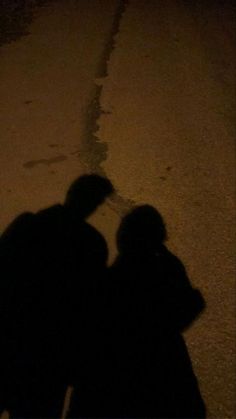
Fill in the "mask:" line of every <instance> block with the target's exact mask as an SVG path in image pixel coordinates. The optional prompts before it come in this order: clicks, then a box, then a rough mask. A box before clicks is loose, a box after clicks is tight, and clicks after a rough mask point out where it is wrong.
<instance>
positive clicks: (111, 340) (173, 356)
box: [95, 205, 205, 418]
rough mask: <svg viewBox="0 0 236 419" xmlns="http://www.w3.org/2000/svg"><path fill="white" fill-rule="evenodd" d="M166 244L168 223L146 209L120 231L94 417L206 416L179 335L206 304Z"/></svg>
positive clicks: (134, 213) (138, 210) (131, 217)
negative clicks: (98, 405) (101, 392)
mask: <svg viewBox="0 0 236 419" xmlns="http://www.w3.org/2000/svg"><path fill="white" fill-rule="evenodd" d="M165 240H166V229H165V225H164V222H163V219H162V217H161V215H160V214H159V213H158V211H157V210H156V209H154V208H153V207H151V206H148V205H144V206H140V207H137V208H135V209H134V210H133V211H132V212H131V213H130V214H128V215H127V216H126V217H125V218H124V219H123V221H122V223H121V226H120V228H119V231H118V235H117V243H118V249H119V255H118V257H117V259H116V261H115V262H114V264H113V266H112V267H111V268H110V270H109V275H108V280H107V281H108V284H107V288H106V294H107V298H106V304H105V305H104V307H105V309H104V313H105V314H104V322H103V324H104V329H103V331H104V342H106V345H104V362H103V363H101V365H103V374H102V373H101V382H103V383H104V384H103V389H104V395H105V396H104V399H103V400H104V403H103V406H102V405H101V411H100V412H97V413H98V414H97V415H95V416H99V415H100V416H101V417H102V416H103V417H132V418H134V417H153V418H154V417H155V418H204V417H205V405H204V402H203V399H202V397H201V394H200V390H199V386H198V382H197V378H196V376H195V374H194V371H193V368H192V364H191V360H190V357H189V354H188V351H187V347H186V344H185V342H184V338H183V336H182V332H183V331H184V330H185V329H186V328H187V327H189V326H190V325H191V323H192V322H193V321H194V320H195V319H196V317H197V316H198V315H199V314H200V313H201V311H202V310H203V308H204V306H205V304H204V300H203V297H202V295H201V293H200V291H199V290H197V289H194V288H192V286H191V284H190V281H189V279H188V277H187V274H186V271H185V269H184V266H183V264H182V263H181V262H180V260H179V259H178V258H177V257H176V256H174V255H173V254H172V253H171V252H170V251H169V250H168V249H167V248H166V247H165V245H164V241H165Z"/></svg>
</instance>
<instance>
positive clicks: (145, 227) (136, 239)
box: [117, 205, 167, 253]
mask: <svg viewBox="0 0 236 419" xmlns="http://www.w3.org/2000/svg"><path fill="white" fill-rule="evenodd" d="M166 238H167V233H166V227H165V224H164V221H163V218H162V216H161V214H160V213H159V212H158V211H157V210H156V209H155V208H154V207H152V206H151V205H141V206H138V207H136V208H134V209H133V210H132V211H131V212H130V213H129V214H128V215H126V216H125V217H124V218H123V220H122V222H121V225H120V228H119V230H118V234H117V246H118V249H119V252H120V253H155V252H156V251H157V250H158V249H159V248H160V246H161V245H162V244H163V243H164V241H165V240H166Z"/></svg>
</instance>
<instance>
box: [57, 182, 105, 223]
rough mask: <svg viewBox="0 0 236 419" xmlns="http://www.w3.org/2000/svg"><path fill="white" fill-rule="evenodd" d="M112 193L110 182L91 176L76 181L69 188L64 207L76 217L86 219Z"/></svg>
mask: <svg viewBox="0 0 236 419" xmlns="http://www.w3.org/2000/svg"><path fill="white" fill-rule="evenodd" d="M112 192H113V186H112V184H111V182H110V181H109V180H108V179H107V178H105V177H102V176H99V175H96V174H91V175H83V176H81V177H79V178H78V179H76V180H75V181H74V182H73V183H72V185H71V186H70V188H69V190H68V192H67V194H66V199H65V206H66V207H67V208H68V209H69V210H70V212H72V213H74V214H75V215H76V216H79V217H81V218H86V217H88V216H89V215H90V214H92V213H93V211H95V210H96V208H97V207H98V206H99V205H100V204H102V203H103V202H104V201H105V199H106V198H107V197H108V196H109V195H110V194H111V193H112Z"/></svg>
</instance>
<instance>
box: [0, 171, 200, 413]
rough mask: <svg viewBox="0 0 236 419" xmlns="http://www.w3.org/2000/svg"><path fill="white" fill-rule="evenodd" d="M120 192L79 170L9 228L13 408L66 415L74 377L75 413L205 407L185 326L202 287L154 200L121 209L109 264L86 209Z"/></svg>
mask: <svg viewBox="0 0 236 419" xmlns="http://www.w3.org/2000/svg"><path fill="white" fill-rule="evenodd" d="M112 192H113V187H112V185H111V183H110V181H109V180H108V179H105V178H103V177H101V176H98V175H85V176H82V177H80V178H79V179H77V180H76V181H75V182H74V183H73V184H72V186H71V187H70V189H69V191H68V193H67V196H66V200H65V203H64V205H60V204H58V205H54V206H52V207H50V208H48V209H45V210H42V211H39V212H38V213H36V214H32V213H24V214H22V215H20V216H19V217H18V218H17V219H16V220H15V221H13V223H12V224H11V225H10V226H9V227H8V228H7V229H6V231H5V232H4V233H3V235H2V237H1V241H0V250H1V272H2V275H1V276H2V278H1V289H2V292H1V300H2V304H1V305H2V313H3V315H2V321H1V323H2V330H3V358H2V359H3V360H4V362H3V364H4V365H3V368H2V369H3V378H4V380H3V381H2V383H3V385H2V395H3V400H2V404H3V407H4V408H6V407H7V408H8V409H9V410H10V412H12V415H13V417H49V416H50V417H59V415H60V411H61V408H62V405H61V404H62V400H63V396H64V393H65V389H66V387H67V385H68V384H72V385H73V386H74V387H75V396H74V399H73V402H72V405H71V414H70V416H72V417H118V416H119V417H143V416H145V417H186V418H187V417H188V418H192V417H204V416H205V407H204V402H203V400H202V398H201V395H200V391H199V388H198V384H197V379H196V377H195V374H194V372H193V370H192V366H191V361H190V358H189V355H188V352H187V348H186V345H185V343H184V339H183V337H182V334H181V333H182V331H183V330H184V329H185V328H186V327H188V326H189V325H190V324H191V322H192V321H193V320H194V319H195V318H196V317H197V315H198V314H199V313H200V312H201V311H202V309H203V307H204V301H203V298H202V296H201V294H200V292H199V291H198V290H194V289H193V288H192V287H191V284H190V282H189V280H188V278H187V275H186V272H185V269H184V267H183V265H182V264H181V262H180V261H179V260H178V259H177V258H176V257H175V256H174V255H172V254H171V253H170V252H169V251H168V250H167V248H166V247H165V246H164V241H165V239H166V229H165V225H164V222H163V220H162V217H161V216H160V214H159V213H158V211H156V210H155V209H154V208H153V207H150V206H148V205H146V206H141V207H137V208H135V209H134V210H132V211H131V213H130V214H128V215H127V216H126V217H125V218H124V219H123V221H122V223H121V226H120V228H119V231H118V236H117V237H118V239H117V240H118V250H119V255H118V257H117V259H116V261H115V262H114V264H113V266H112V267H111V268H107V257H108V249H107V245H106V242H105V239H104V238H103V236H102V235H101V234H100V233H99V232H98V231H97V230H96V229H95V228H94V227H92V226H91V225H89V224H88V223H87V222H86V218H87V217H88V216H89V215H90V214H91V213H92V212H93V211H95V209H96V208H97V207H98V206H99V205H100V204H101V203H102V202H103V201H104V200H105V198H106V197H108V196H109V195H110V194H111V193H112ZM13 377H14V379H13ZM77 394H78V395H77Z"/></svg>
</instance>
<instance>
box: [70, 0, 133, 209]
mask: <svg viewBox="0 0 236 419" xmlns="http://www.w3.org/2000/svg"><path fill="white" fill-rule="evenodd" d="M127 4H128V0H121V1H120V2H119V4H118V7H117V10H116V12H115V14H114V19H113V24H112V28H111V31H110V34H109V37H108V42H107V43H106V45H105V47H104V51H103V53H102V56H101V59H100V62H99V64H98V70H97V73H96V78H98V79H99V80H96V81H95V83H94V91H93V95H92V100H91V101H90V103H89V105H88V107H87V111H86V121H85V130H84V136H83V140H82V148H81V150H80V153H79V155H78V157H79V159H80V160H82V162H83V163H84V165H85V166H86V168H87V170H88V171H89V172H94V173H98V174H100V175H101V176H105V177H108V176H107V174H106V172H105V170H104V169H103V167H102V163H103V162H104V161H105V160H106V159H107V155H108V145H107V143H106V142H104V141H101V140H100V138H99V137H98V136H97V132H98V130H99V122H98V121H99V119H100V117H101V115H103V114H110V113H111V112H107V111H106V110H104V109H102V106H101V100H100V99H101V95H102V89H103V83H102V79H103V78H105V77H107V76H108V62H109V60H110V57H111V54H112V52H113V50H114V49H115V43H116V39H115V38H116V35H117V34H118V32H119V30H120V22H121V19H122V17H123V14H124V13H125V10H126V7H127ZM108 205H109V207H110V208H111V209H112V210H114V211H115V212H116V213H118V214H119V215H120V216H123V215H124V214H125V213H126V212H127V211H129V210H130V209H131V208H132V207H133V206H134V202H133V201H131V200H129V199H125V198H123V197H122V196H120V195H119V193H118V191H116V192H115V193H114V194H113V196H112V197H111V198H110V199H109V200H108Z"/></svg>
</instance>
